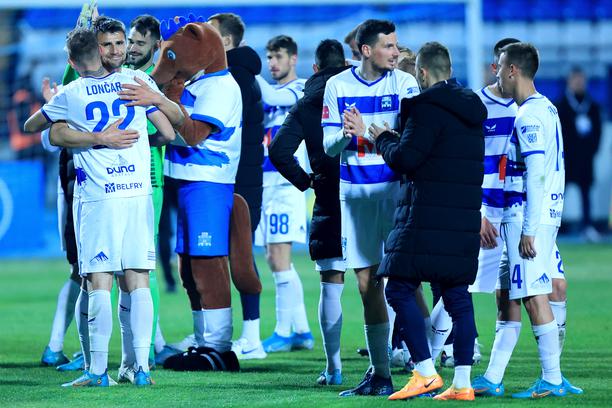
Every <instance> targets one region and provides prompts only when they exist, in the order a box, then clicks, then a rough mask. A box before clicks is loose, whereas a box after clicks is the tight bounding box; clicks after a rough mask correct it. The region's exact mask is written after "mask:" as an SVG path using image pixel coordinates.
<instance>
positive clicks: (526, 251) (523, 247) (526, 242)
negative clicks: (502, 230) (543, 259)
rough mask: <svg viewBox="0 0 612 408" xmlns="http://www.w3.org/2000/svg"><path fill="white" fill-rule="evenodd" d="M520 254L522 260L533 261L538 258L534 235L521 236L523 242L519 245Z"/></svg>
mask: <svg viewBox="0 0 612 408" xmlns="http://www.w3.org/2000/svg"><path fill="white" fill-rule="evenodd" d="M519 254H520V255H521V258H524V259H533V258H535V257H536V255H537V252H536V250H535V237H534V236H532V235H523V234H521V242H520V243H519Z"/></svg>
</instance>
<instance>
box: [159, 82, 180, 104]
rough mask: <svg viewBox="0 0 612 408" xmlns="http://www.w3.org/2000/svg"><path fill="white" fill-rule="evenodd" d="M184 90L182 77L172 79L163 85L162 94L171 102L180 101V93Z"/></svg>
mask: <svg viewBox="0 0 612 408" xmlns="http://www.w3.org/2000/svg"><path fill="white" fill-rule="evenodd" d="M183 90H185V81H183V80H182V79H173V80H171V81H170V82H168V83H167V84H165V85H164V89H163V92H164V95H166V98H168V99H170V100H171V101H173V102H176V103H179V104H180V103H181V95H183Z"/></svg>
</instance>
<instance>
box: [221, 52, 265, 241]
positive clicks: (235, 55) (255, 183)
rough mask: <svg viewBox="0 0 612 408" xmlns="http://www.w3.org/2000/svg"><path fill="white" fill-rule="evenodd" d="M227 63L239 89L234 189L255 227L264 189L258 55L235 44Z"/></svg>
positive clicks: (259, 62)
mask: <svg viewBox="0 0 612 408" xmlns="http://www.w3.org/2000/svg"><path fill="white" fill-rule="evenodd" d="M227 64H228V66H229V70H230V72H231V74H232V76H233V77H234V79H235V80H236V82H238V86H240V92H241V93H242V148H241V150H240V163H239V164H238V173H237V174H236V186H235V191H236V193H238V194H240V195H241V196H243V197H244V199H245V200H246V201H247V203H248V205H249V212H250V214H251V229H252V230H253V231H255V229H256V228H257V224H259V218H260V217H261V195H262V192H263V187H262V182H263V169H262V167H261V166H262V164H263V157H264V156H263V144H262V141H263V135H264V127H263V105H262V102H261V90H260V89H259V85H258V84H257V81H256V80H255V75H258V74H259V73H260V72H261V59H260V58H259V56H258V55H257V53H256V52H255V50H253V49H252V48H251V47H247V46H245V47H238V48H234V49H232V50H229V51H228V52H227Z"/></svg>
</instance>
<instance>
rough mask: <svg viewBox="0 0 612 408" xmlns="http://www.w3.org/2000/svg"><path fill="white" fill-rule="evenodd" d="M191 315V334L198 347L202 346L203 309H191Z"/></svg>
mask: <svg viewBox="0 0 612 408" xmlns="http://www.w3.org/2000/svg"><path fill="white" fill-rule="evenodd" d="M191 317H193V334H194V336H195V341H196V344H197V345H198V347H203V346H204V311H203V310H192V311H191Z"/></svg>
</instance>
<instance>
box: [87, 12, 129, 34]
mask: <svg viewBox="0 0 612 408" xmlns="http://www.w3.org/2000/svg"><path fill="white" fill-rule="evenodd" d="M93 31H94V33H95V34H96V35H98V34H100V33H103V34H104V33H111V34H114V33H119V32H121V33H123V35H124V36H125V25H124V24H123V23H122V22H121V21H119V20H117V19H114V18H111V17H106V16H99V17H98V18H96V21H95V22H94V25H93Z"/></svg>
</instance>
